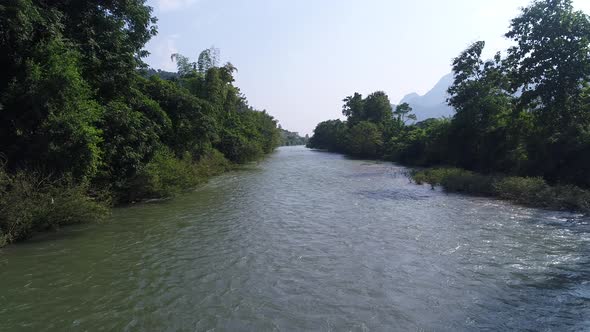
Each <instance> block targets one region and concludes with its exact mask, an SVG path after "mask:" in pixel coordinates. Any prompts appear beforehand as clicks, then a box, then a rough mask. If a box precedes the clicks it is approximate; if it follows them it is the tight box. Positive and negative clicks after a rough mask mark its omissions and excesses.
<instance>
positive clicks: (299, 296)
mask: <svg viewBox="0 0 590 332" xmlns="http://www.w3.org/2000/svg"><path fill="white" fill-rule="evenodd" d="M405 172H406V169H405V168H403V167H399V166H396V165H394V164H391V163H385V162H374V161H361V160H352V159H348V158H346V157H343V156H341V155H337V154H330V153H324V152H317V151H311V150H308V149H305V148H303V147H288V148H280V149H278V151H277V152H276V153H274V154H273V155H271V156H270V157H269V158H267V159H266V160H265V161H263V162H261V163H259V164H258V165H254V166H252V167H249V168H248V169H246V170H242V171H237V172H233V173H228V174H226V175H223V176H220V177H217V178H214V179H212V180H211V181H210V182H209V183H208V184H207V185H204V186H202V187H200V188H198V189H197V190H196V191H194V192H192V193H189V194H186V195H183V196H182V197H179V198H176V199H173V200H170V201H164V202H155V203H145V204H138V205H136V206H133V207H127V208H120V209H115V210H114V212H113V215H112V218H111V220H110V221H109V222H107V223H105V224H102V225H83V226H76V227H71V228H67V229H64V230H62V231H60V232H57V233H52V234H47V235H42V236H39V237H36V238H35V239H33V240H32V241H29V242H25V243H22V244H18V245H15V246H10V247H7V248H4V249H1V250H0V331H70V330H74V331H207V330H215V331H272V330H281V331H300V330H321V331H396V330H402V331H405V330H413V331H434V330H437V331H445V330H447V331H473V330H508V329H518V330H531V331H570V330H590V220H589V219H587V218H584V217H583V216H580V215H575V214H570V213H564V212H551V211H543V210H536V209H529V208H523V207H518V206H514V205H511V204H509V203H505V202H501V201H496V200H491V199H486V198H474V197H467V196H460V195H448V194H445V193H443V192H440V191H436V190H431V189H430V188H429V187H427V186H416V185H414V184H411V183H410V182H409V180H408V178H407V177H406V176H405V175H404V173H405Z"/></svg>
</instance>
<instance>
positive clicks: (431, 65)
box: [146, 0, 590, 135]
mask: <svg viewBox="0 0 590 332" xmlns="http://www.w3.org/2000/svg"><path fill="white" fill-rule="evenodd" d="M529 3H530V1H529V0H497V1H494V2H490V1H484V0H477V1H473V0H449V1H445V2H444V3H443V2H442V1H433V0H417V1H413V2H406V1H404V2H398V1H387V0H370V1H354V0H324V1H314V0H301V1H276V0H250V1H238V0H233V1H230V0H215V1H213V0H148V4H149V5H150V6H152V7H154V15H155V16H156V17H158V20H159V21H158V35H157V36H156V37H154V38H153V39H152V40H151V41H150V43H149V44H148V45H147V49H148V51H149V52H150V53H151V55H150V56H149V57H148V58H147V60H146V61H147V63H148V64H149V65H150V66H151V67H153V68H156V69H162V70H168V71H175V68H176V65H175V63H174V62H172V61H171V60H170V55H171V54H172V53H181V54H183V55H185V56H188V57H190V58H193V59H195V60H196V58H197V56H198V54H199V53H200V52H201V51H202V50H203V49H206V48H209V47H211V46H215V47H216V48H219V49H220V50H221V57H222V61H223V62H226V61H229V62H231V63H232V64H234V65H235V66H236V67H237V68H238V73H237V75H236V80H237V85H238V86H239V87H240V89H241V90H242V92H243V93H244V94H245V95H246V96H247V97H248V100H249V103H250V105H252V106H253V107H255V108H257V109H260V110H262V109H266V110H267V111H268V112H269V113H270V114H272V115H273V116H275V118H277V119H278V120H279V122H280V124H281V125H282V127H283V128H285V129H288V130H291V131H297V132H299V133H300V134H302V135H305V134H310V135H311V134H312V132H313V128H314V127H315V125H316V124H317V123H319V122H321V121H324V120H327V119H333V118H338V117H341V112H340V110H341V106H342V102H341V101H342V99H343V98H344V97H346V96H348V95H351V94H353V93H354V92H360V93H362V94H363V95H366V94H368V93H371V92H373V91H377V90H383V91H385V92H386V93H387V94H388V95H389V97H390V99H391V101H392V102H393V103H397V102H398V101H399V100H400V99H401V98H402V97H403V96H404V95H406V94H408V93H411V92H417V93H418V94H424V93H426V92H427V91H428V90H430V89H431V88H432V87H433V86H434V85H435V84H436V82H437V81H438V80H439V79H440V78H441V77H442V76H443V75H445V74H447V73H449V72H450V71H451V65H450V63H451V60H452V59H453V58H454V57H455V56H457V55H458V54H459V53H460V52H461V51H463V50H464V49H465V48H466V47H467V46H468V45H469V44H470V43H472V42H474V41H477V40H485V41H486V43H487V44H486V52H485V54H484V57H491V56H492V55H493V54H494V53H496V52H497V51H501V50H504V49H506V48H507V47H509V46H510V42H509V41H508V40H506V39H505V38H504V37H503V35H504V33H505V32H506V31H508V26H509V24H510V20H511V19H512V18H514V17H515V16H517V15H518V14H519V9H520V8H521V7H523V6H526V5H527V4H529ZM574 5H575V7H576V9H580V10H583V11H585V12H587V13H589V12H590V1H585V0H574Z"/></svg>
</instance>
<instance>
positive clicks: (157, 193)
mask: <svg viewBox="0 0 590 332" xmlns="http://www.w3.org/2000/svg"><path fill="white" fill-rule="evenodd" d="M230 167H231V163H230V162H229V161H228V160H227V159H226V158H225V157H224V156H223V154H221V152H219V151H217V150H211V151H209V152H207V153H205V154H204V155H203V156H202V157H201V159H200V160H199V161H197V162H195V161H193V159H192V157H191V156H190V154H188V153H186V154H185V155H184V156H183V157H182V158H180V159H179V158H176V157H175V156H174V154H173V153H172V152H171V151H170V150H168V149H165V148H163V149H160V150H158V151H157V152H156V154H155V155H154V158H153V159H152V160H151V161H150V162H149V163H148V164H147V165H146V166H145V167H144V168H142V169H141V170H140V172H139V174H138V176H137V177H136V178H135V180H134V181H133V184H132V188H131V189H130V190H129V191H128V192H129V193H130V195H129V196H128V197H127V200H128V201H135V200H138V199H143V198H162V197H171V196H175V195H177V194H178V193H180V192H181V191H183V190H186V189H190V188H194V187H195V186H197V185H198V184H200V183H203V182H204V181H205V180H206V179H207V178H209V177H211V176H214V175H218V174H220V173H223V172H225V171H227V170H228V169H230Z"/></svg>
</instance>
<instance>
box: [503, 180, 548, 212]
mask: <svg viewBox="0 0 590 332" xmlns="http://www.w3.org/2000/svg"><path fill="white" fill-rule="evenodd" d="M494 190H495V192H496V195H498V196H499V197H500V198H504V199H508V200H511V201H515V202H518V203H521V204H527V205H535V206H541V207H549V206H551V205H552V202H553V201H554V198H553V192H552V190H551V187H549V185H548V184H547V183H546V182H545V180H543V178H539V177H535V178H531V177H516V176H510V177H505V178H503V179H501V180H499V181H498V182H496V183H495V184H494Z"/></svg>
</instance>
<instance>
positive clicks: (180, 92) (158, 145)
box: [0, 0, 281, 242]
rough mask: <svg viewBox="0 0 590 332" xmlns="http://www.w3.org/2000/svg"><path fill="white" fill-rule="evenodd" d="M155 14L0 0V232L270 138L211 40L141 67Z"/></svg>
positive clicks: (182, 183) (5, 237)
mask: <svg viewBox="0 0 590 332" xmlns="http://www.w3.org/2000/svg"><path fill="white" fill-rule="evenodd" d="M155 23H156V19H155V18H154V17H152V9H151V8H150V7H149V6H147V5H146V4H145V0H125V1H112V0H109V1H72V0H59V1H45V0H10V1H5V2H3V3H2V4H0V49H2V52H1V53H0V66H1V67H2V68H3V70H2V71H1V72H0V157H1V161H2V165H1V166H2V167H1V168H2V170H1V173H0V175H1V183H0V212H1V213H0V242H12V241H14V240H18V239H21V238H25V237H27V236H29V235H30V234H31V233H32V232H34V231H38V230H42V229H44V228H47V227H57V226H59V225H60V224H67V223H71V222H74V221H83V220H91V219H97V218H94V217H92V218H91V217H90V216H89V215H90V214H93V212H91V211H103V210H102V209H100V206H101V205H104V204H102V203H101V202H103V200H102V199H99V198H100V197H103V194H104V193H109V194H110V195H111V196H112V198H113V201H114V202H115V203H117V202H128V201H133V200H136V199H140V198H146V197H160V196H164V195H169V194H170V193H173V192H176V191H177V190H179V189H182V188H186V187H190V186H191V185H194V184H196V183H199V182H200V181H201V180H202V179H203V178H205V177H206V176H209V175H212V174H216V173H218V171H220V170H224V169H227V168H228V165H229V164H228V160H229V161H230V162H234V163H244V162H248V161H251V160H254V159H257V158H259V157H261V156H262V155H264V154H265V153H269V152H271V151H272V150H273V149H274V148H275V147H276V146H278V144H279V143H280V139H281V136H280V132H279V130H278V128H277V122H276V121H275V120H274V119H273V118H272V117H271V116H270V115H268V114H267V113H266V112H259V111H256V110H255V109H253V108H252V107H250V106H249V105H248V103H247V101H246V98H245V97H244V96H243V95H242V94H241V93H240V90H239V89H238V88H237V87H236V86H234V84H233V82H234V78H233V74H234V72H235V71H236V68H235V67H234V66H232V65H231V64H230V63H227V64H225V65H220V64H219V51H217V50H215V49H209V50H205V51H203V52H202V53H201V54H200V56H199V57H198V61H197V62H196V63H192V62H190V59H188V58H187V57H184V56H182V55H180V54H175V55H173V58H174V59H176V61H177V64H178V73H167V72H162V71H154V70H147V69H146V66H145V64H144V63H143V62H142V58H143V57H144V56H146V55H147V52H146V51H145V50H144V49H143V48H144V45H145V43H146V42H147V41H148V40H149V39H150V38H151V37H152V36H153V35H154V34H155V33H156V26H155ZM98 193H101V194H100V195H99V194H98ZM99 196H100V197H99ZM69 198H72V199H71V202H77V203H66V202H65V201H66V200H67V199H69ZM15 202H17V203H18V204H16V203H15ZM15 204H16V205H15ZM33 206H34V207H35V208H34V209H33V208H32V207H33ZM83 210H84V211H89V212H84V213H82V212H81V211H83ZM19 213H20V214H19ZM23 213H24V214H23ZM87 214H88V215H87ZM97 214H98V213H97ZM93 215H94V214H93ZM58 217H59V218H58ZM62 217H63V218H62ZM60 218H61V219H60ZM60 220H61V221H60Z"/></svg>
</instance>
